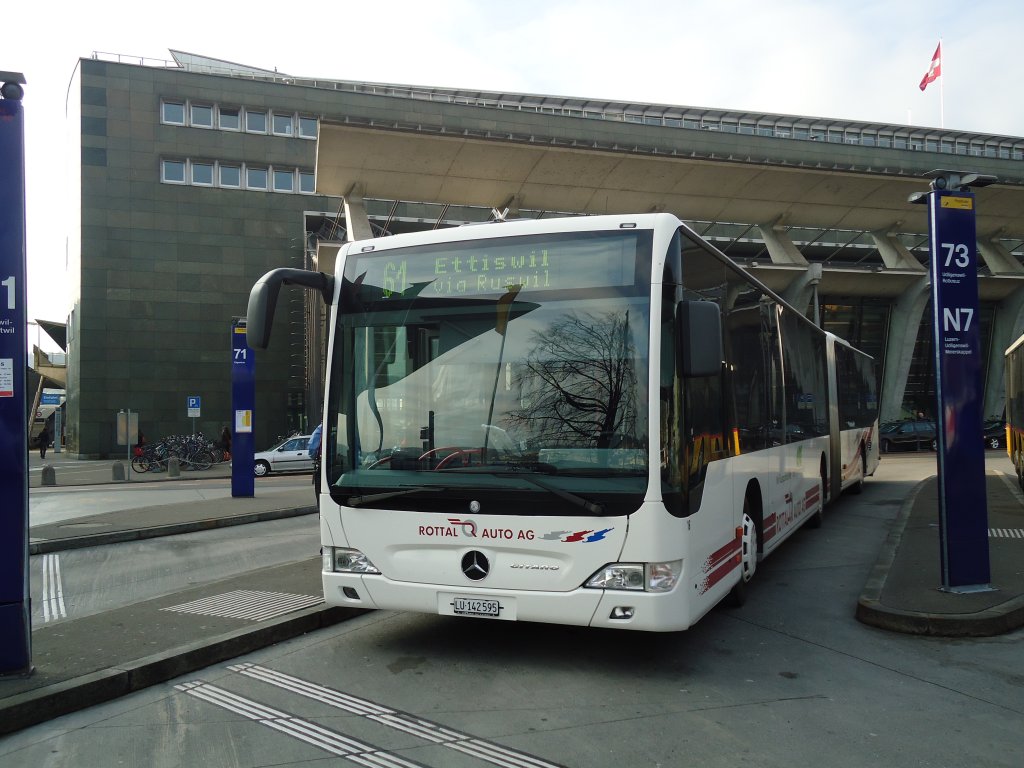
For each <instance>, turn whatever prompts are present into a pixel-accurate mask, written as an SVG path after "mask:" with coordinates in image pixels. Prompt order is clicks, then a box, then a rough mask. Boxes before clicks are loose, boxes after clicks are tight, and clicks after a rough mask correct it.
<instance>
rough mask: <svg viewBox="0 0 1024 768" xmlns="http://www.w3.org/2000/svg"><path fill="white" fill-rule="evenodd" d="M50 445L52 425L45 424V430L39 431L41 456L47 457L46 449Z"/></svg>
mask: <svg viewBox="0 0 1024 768" xmlns="http://www.w3.org/2000/svg"><path fill="white" fill-rule="evenodd" d="M49 447H50V427H49V425H47V424H44V425H43V431H42V432H40V433H39V458H40V459H45V458H46V449H47V448H49Z"/></svg>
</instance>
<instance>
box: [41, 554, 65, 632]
mask: <svg viewBox="0 0 1024 768" xmlns="http://www.w3.org/2000/svg"><path fill="white" fill-rule="evenodd" d="M67 617H68V612H67V610H66V609H65V607H64V585H63V584H62V583H61V578H60V555H58V554H48V555H43V622H44V623H48V622H50V621H56V620H57V619H66V618H67Z"/></svg>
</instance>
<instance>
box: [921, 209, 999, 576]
mask: <svg viewBox="0 0 1024 768" xmlns="http://www.w3.org/2000/svg"><path fill="white" fill-rule="evenodd" d="M974 200H975V198H974V194H973V193H971V192H967V191H963V190H959V191H956V192H949V191H941V190H934V191H933V192H932V193H931V194H930V196H929V200H928V230H929V234H930V237H931V268H932V276H931V277H932V313H933V315H932V319H933V323H932V324H933V333H934V343H935V363H936V364H935V394H936V401H937V413H936V416H937V426H938V442H939V445H938V450H939V453H938V464H939V516H940V520H939V524H940V534H939V538H940V540H941V547H942V553H941V556H942V584H943V588H945V589H947V590H957V589H958V588H962V587H966V586H975V585H982V584H986V583H987V582H988V580H989V561H988V509H987V505H986V502H985V453H984V442H983V440H982V429H981V422H982V418H981V417H982V403H983V400H984V394H985V393H984V390H983V389H982V371H981V366H982V358H981V339H980V334H979V332H978V322H977V318H978V307H979V303H978V267H977V240H976V224H975V210H974Z"/></svg>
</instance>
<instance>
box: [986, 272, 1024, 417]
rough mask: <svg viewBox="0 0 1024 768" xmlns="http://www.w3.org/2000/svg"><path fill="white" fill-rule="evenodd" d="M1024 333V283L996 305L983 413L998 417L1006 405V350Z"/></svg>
mask: <svg viewBox="0 0 1024 768" xmlns="http://www.w3.org/2000/svg"><path fill="white" fill-rule="evenodd" d="M1021 333H1024V286H1022V287H1020V288H1018V289H1017V290H1016V291H1014V292H1013V293H1011V294H1010V295H1009V296H1007V297H1006V299H1005V300H1004V301H1002V302H1001V303H1000V304H999V306H997V307H996V312H995V317H994V318H993V319H992V344H991V347H990V349H991V350H992V352H991V354H990V355H989V361H988V370H986V371H985V402H984V403H983V404H982V405H983V410H982V412H981V415H982V417H983V418H985V419H998V418H1001V417H1002V415H1003V409H1004V408H1005V407H1006V365H1005V361H1004V359H1003V353H1004V352H1005V351H1006V348H1007V347H1009V346H1010V345H1011V344H1012V343H1013V342H1014V341H1016V340H1017V338H1018V337H1019V336H1020V335H1021Z"/></svg>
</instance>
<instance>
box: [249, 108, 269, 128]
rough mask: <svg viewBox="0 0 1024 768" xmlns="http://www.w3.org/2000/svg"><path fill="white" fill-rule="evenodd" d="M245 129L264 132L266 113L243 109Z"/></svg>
mask: <svg viewBox="0 0 1024 768" xmlns="http://www.w3.org/2000/svg"><path fill="white" fill-rule="evenodd" d="M245 130H247V131H248V132H249V133H266V132H267V113H266V112H252V111H250V110H248V109H247V110H245Z"/></svg>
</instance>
